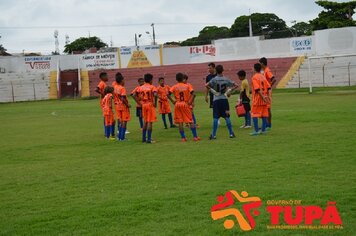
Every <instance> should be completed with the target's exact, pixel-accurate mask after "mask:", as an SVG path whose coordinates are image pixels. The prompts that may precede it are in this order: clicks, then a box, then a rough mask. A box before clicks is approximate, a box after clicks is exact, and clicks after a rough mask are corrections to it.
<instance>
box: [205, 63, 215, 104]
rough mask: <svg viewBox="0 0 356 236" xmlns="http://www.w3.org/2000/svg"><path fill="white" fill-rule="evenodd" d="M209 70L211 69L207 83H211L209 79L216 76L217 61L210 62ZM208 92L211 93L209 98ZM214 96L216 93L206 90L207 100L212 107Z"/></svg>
mask: <svg viewBox="0 0 356 236" xmlns="http://www.w3.org/2000/svg"><path fill="white" fill-rule="evenodd" d="M208 71H209V74H208V75H207V76H206V78H205V83H209V81H210V80H212V79H213V78H214V77H215V76H216V71H215V63H213V62H211V63H209V64H208ZM208 94H209V99H208ZM213 98H214V94H212V93H211V92H209V91H206V93H205V101H206V102H207V103H208V102H209V107H210V108H213Z"/></svg>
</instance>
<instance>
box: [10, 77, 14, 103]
mask: <svg viewBox="0 0 356 236" xmlns="http://www.w3.org/2000/svg"><path fill="white" fill-rule="evenodd" d="M10 83H11V95H12V102H15V94H14V86H13V85H12V81H11V82H10Z"/></svg>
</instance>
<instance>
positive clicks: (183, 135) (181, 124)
mask: <svg viewBox="0 0 356 236" xmlns="http://www.w3.org/2000/svg"><path fill="white" fill-rule="evenodd" d="M178 129H179V134H180V138H181V139H182V142H186V141H187V138H186V137H185V133H184V123H183V122H181V123H179V124H178Z"/></svg>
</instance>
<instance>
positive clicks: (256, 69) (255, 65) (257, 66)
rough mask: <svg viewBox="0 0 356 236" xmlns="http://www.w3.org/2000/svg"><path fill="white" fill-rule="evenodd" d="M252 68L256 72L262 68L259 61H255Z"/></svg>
mask: <svg viewBox="0 0 356 236" xmlns="http://www.w3.org/2000/svg"><path fill="white" fill-rule="evenodd" d="M253 68H254V69H255V71H256V72H260V71H261V69H262V66H261V64H260V63H255V64H254V65H253Z"/></svg>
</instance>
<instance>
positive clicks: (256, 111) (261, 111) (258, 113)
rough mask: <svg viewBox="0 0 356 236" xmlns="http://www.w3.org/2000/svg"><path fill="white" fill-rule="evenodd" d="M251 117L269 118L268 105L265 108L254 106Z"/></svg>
mask: <svg viewBox="0 0 356 236" xmlns="http://www.w3.org/2000/svg"><path fill="white" fill-rule="evenodd" d="M251 116H252V117H255V118H262V117H268V108H267V105H264V106H252V109H251Z"/></svg>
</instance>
